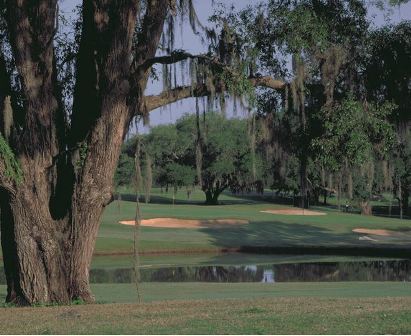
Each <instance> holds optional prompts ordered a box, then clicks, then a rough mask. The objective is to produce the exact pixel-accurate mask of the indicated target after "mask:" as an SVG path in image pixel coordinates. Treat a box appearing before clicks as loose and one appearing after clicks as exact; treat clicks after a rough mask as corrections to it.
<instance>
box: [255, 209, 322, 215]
mask: <svg viewBox="0 0 411 336" xmlns="http://www.w3.org/2000/svg"><path fill="white" fill-rule="evenodd" d="M260 212H265V213H269V214H273V215H293V216H325V215H326V213H325V212H319V211H312V210H307V209H278V210H264V211H260Z"/></svg>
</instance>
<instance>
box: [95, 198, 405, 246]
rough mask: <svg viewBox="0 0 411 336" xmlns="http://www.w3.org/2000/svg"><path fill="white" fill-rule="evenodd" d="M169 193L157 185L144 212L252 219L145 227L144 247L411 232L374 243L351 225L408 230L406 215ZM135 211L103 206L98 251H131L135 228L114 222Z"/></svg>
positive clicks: (389, 242) (283, 242)
mask: <svg viewBox="0 0 411 336" xmlns="http://www.w3.org/2000/svg"><path fill="white" fill-rule="evenodd" d="M170 195H171V194H170V193H168V194H166V193H164V194H161V193H160V192H159V191H158V190H155V193H154V195H153V197H152V199H153V203H150V204H142V205H141V208H142V213H143V217H144V218H156V217H174V218H190V219H191V218H193V219H216V218H239V219H247V220H249V222H250V223H249V224H248V225H244V226H240V227H239V226H237V227H230V228H227V229H213V228H203V229H170V228H151V227H143V228H142V229H141V239H140V242H141V243H140V246H141V251H142V252H154V251H160V252H161V251H163V252H176V251H180V252H194V251H200V250H208V251H213V250H214V251H217V250H221V249H223V248H238V247H241V246H274V247H281V246H325V247H327V246H328V247H336V246H337V247H338V246H342V247H347V246H348V247H350V246H357V247H368V246H374V247H375V246H377V247H387V246H388V247H392V246H402V247H407V246H410V243H411V234H408V235H407V236H405V237H402V238H383V237H377V239H378V242H375V241H364V240H359V235H358V234H355V233H353V232H352V229H354V228H358V227H364V228H372V229H379V228H384V229H390V230H405V231H406V230H411V221H410V220H399V219H392V218H384V217H376V216H368V217H367V216H360V215H356V214H346V213H343V212H338V211H336V210H334V209H331V208H327V207H315V208H313V209H315V210H319V211H324V212H326V213H327V215H326V216H285V215H272V214H267V213H261V212H260V211H262V210H267V209H276V208H284V207H286V206H284V205H278V204H271V203H264V202H260V201H255V200H248V199H242V198H239V197H234V196H230V195H222V197H221V202H222V203H223V204H222V205H218V206H205V205H202V204H201V203H199V202H200V201H201V200H202V199H203V195H202V193H201V192H200V191H196V192H194V193H193V195H192V200H191V201H190V202H191V203H190V202H189V203H187V201H186V195H185V194H184V192H183V191H180V192H179V193H178V194H177V203H176V204H175V205H172V204H171V199H170ZM134 214H135V203H134V202H131V201H121V202H120V203H119V202H117V201H115V202H113V203H112V204H110V205H109V206H108V207H107V209H106V211H105V212H104V216H103V219H102V225H101V228H100V231H99V236H98V240H97V246H96V253H98V254H110V253H126V252H130V251H131V250H132V246H133V230H134V228H133V227H130V226H124V225H121V224H118V221H119V220H126V219H133V218H134Z"/></svg>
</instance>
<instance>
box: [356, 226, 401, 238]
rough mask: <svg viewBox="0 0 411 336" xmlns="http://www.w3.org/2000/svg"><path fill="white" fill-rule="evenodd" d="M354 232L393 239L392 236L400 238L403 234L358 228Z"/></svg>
mask: <svg viewBox="0 0 411 336" xmlns="http://www.w3.org/2000/svg"><path fill="white" fill-rule="evenodd" d="M352 232H355V233H365V234H370V235H375V236H385V237H391V236H398V235H401V232H396V231H390V230H383V229H375V230H374V229H363V228H358V229H354V230H352Z"/></svg>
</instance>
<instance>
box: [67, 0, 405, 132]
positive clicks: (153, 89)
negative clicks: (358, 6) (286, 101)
mask: <svg viewBox="0 0 411 336" xmlns="http://www.w3.org/2000/svg"><path fill="white" fill-rule="evenodd" d="M220 2H222V3H224V4H225V5H227V6H229V5H234V6H235V8H236V9H242V8H244V7H246V6H247V5H252V4H255V3H256V2H257V1H255V0H235V1H233V0H220ZM79 3H80V0H60V10H61V11H63V12H66V13H70V12H71V11H72V9H73V8H74V7H75V6H76V5H77V4H79ZM367 3H368V11H369V18H370V20H371V22H372V25H373V26H375V27H379V26H382V25H384V23H387V22H390V23H397V22H400V21H401V20H411V2H409V3H407V4H403V5H401V6H399V7H394V8H391V9H390V11H389V12H388V13H387V12H382V11H380V10H378V9H377V8H376V7H375V6H374V5H373V4H372V3H373V1H372V0H367ZM194 4H195V9H196V12H197V16H198V18H199V20H200V22H201V23H202V24H203V25H206V26H207V25H210V24H209V23H208V18H209V17H210V15H212V13H213V7H212V0H194ZM175 48H176V49H184V50H187V51H188V52H191V53H193V54H200V53H202V52H205V51H206V48H205V46H204V45H202V43H201V40H200V39H199V37H198V36H196V35H195V34H194V33H193V32H192V31H191V29H190V27H189V25H188V23H187V24H185V25H184V27H183V34H182V36H180V34H177V36H176V45H175ZM161 89H162V85H161V83H159V82H154V81H150V82H149V84H148V87H147V91H146V94H157V93H159V92H160V91H161ZM226 110H227V112H228V114H229V115H230V112H229V111H232V110H233V103H232V102H228V104H227V108H226ZM239 110H240V111H239V112H236V113H239V114H241V113H245V112H244V111H241V109H239ZM194 111H195V99H193V98H189V99H185V100H184V101H182V102H177V103H174V104H170V105H169V106H167V107H164V108H160V109H157V110H154V111H152V112H151V113H150V118H149V120H150V123H149V125H148V126H143V125H142V124H139V126H138V128H139V132H140V133H145V132H147V131H148V130H149V128H150V127H151V126H156V125H159V124H167V123H173V122H175V121H176V120H177V119H178V118H179V117H181V116H182V115H184V114H186V113H193V112H194ZM231 115H232V113H231ZM130 131H131V132H132V133H134V132H135V128H134V127H133V128H132V129H131V130H130Z"/></svg>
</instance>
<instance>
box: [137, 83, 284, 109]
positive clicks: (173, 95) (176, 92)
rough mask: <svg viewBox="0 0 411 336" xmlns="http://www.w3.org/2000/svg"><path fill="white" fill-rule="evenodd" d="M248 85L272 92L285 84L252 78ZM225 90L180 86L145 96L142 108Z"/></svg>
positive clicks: (203, 86) (224, 89) (216, 87)
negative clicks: (268, 89) (264, 88)
mask: <svg viewBox="0 0 411 336" xmlns="http://www.w3.org/2000/svg"><path fill="white" fill-rule="evenodd" d="M249 80H250V83H251V84H252V85H253V86H255V87H266V88H270V89H273V90H281V89H283V88H284V87H285V86H286V85H287V84H286V83H285V82H284V81H282V80H278V79H274V78H272V77H253V78H249ZM226 90H227V88H226V87H225V85H223V84H221V85H217V86H215V87H214V88H213V92H212V90H211V89H210V88H209V87H207V85H206V84H197V85H195V86H181V87H177V88H174V89H171V90H169V91H164V92H162V93H161V94H159V95H152V96H146V97H145V100H144V107H145V110H146V111H147V112H150V111H152V110H155V109H156V108H159V107H162V106H166V105H168V104H171V103H175V102H177V101H179V100H182V99H186V98H190V97H205V96H209V95H211V94H212V93H223V92H225V91H226Z"/></svg>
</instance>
